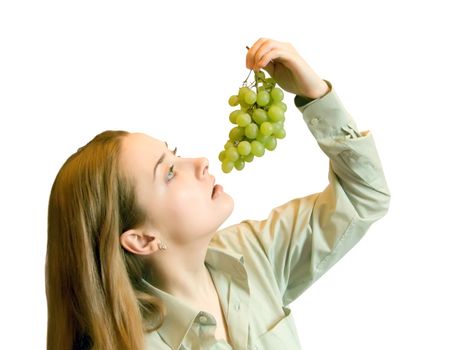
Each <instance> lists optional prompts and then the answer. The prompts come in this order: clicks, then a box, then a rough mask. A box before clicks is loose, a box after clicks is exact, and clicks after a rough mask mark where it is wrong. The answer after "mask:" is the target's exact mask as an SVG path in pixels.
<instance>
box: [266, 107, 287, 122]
mask: <svg viewBox="0 0 459 350" xmlns="http://www.w3.org/2000/svg"><path fill="white" fill-rule="evenodd" d="M268 117H269V120H271V121H273V122H278V121H281V120H284V118H285V117H284V111H283V110H282V108H281V107H279V106H276V105H271V106H270V107H269V109H268Z"/></svg>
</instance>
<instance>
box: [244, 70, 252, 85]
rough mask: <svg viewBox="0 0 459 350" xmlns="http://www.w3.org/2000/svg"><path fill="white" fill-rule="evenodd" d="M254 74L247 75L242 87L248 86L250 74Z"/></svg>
mask: <svg viewBox="0 0 459 350" xmlns="http://www.w3.org/2000/svg"><path fill="white" fill-rule="evenodd" d="M251 73H252V70H250V71H249V74H248V75H247V78H245V80H244V81H243V82H242V86H247V80H249V77H250V74H251Z"/></svg>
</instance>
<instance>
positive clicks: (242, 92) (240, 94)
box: [237, 86, 251, 103]
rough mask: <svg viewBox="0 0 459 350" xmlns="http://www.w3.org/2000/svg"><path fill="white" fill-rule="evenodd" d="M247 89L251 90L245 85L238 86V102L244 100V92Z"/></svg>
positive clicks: (246, 91)
mask: <svg viewBox="0 0 459 350" xmlns="http://www.w3.org/2000/svg"><path fill="white" fill-rule="evenodd" d="M249 91H251V90H250V88H248V87H247V86H243V87H241V88H239V92H238V95H237V97H238V99H239V103H241V102H243V101H244V97H245V94H247V93H248V92H249Z"/></svg>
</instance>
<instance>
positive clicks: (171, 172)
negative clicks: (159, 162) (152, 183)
mask: <svg viewBox="0 0 459 350" xmlns="http://www.w3.org/2000/svg"><path fill="white" fill-rule="evenodd" d="M174 174H175V173H174V166H173V165H172V166H171V167H170V168H169V171H168V172H167V181H169V180H171V179H172V178H173V177H174Z"/></svg>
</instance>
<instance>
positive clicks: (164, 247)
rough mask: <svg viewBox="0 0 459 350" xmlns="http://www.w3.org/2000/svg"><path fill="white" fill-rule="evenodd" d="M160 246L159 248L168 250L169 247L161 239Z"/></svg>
mask: <svg viewBox="0 0 459 350" xmlns="http://www.w3.org/2000/svg"><path fill="white" fill-rule="evenodd" d="M158 248H159V250H166V249H167V244H166V243H163V242H162V241H161V240H160V241H159V242H158Z"/></svg>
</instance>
